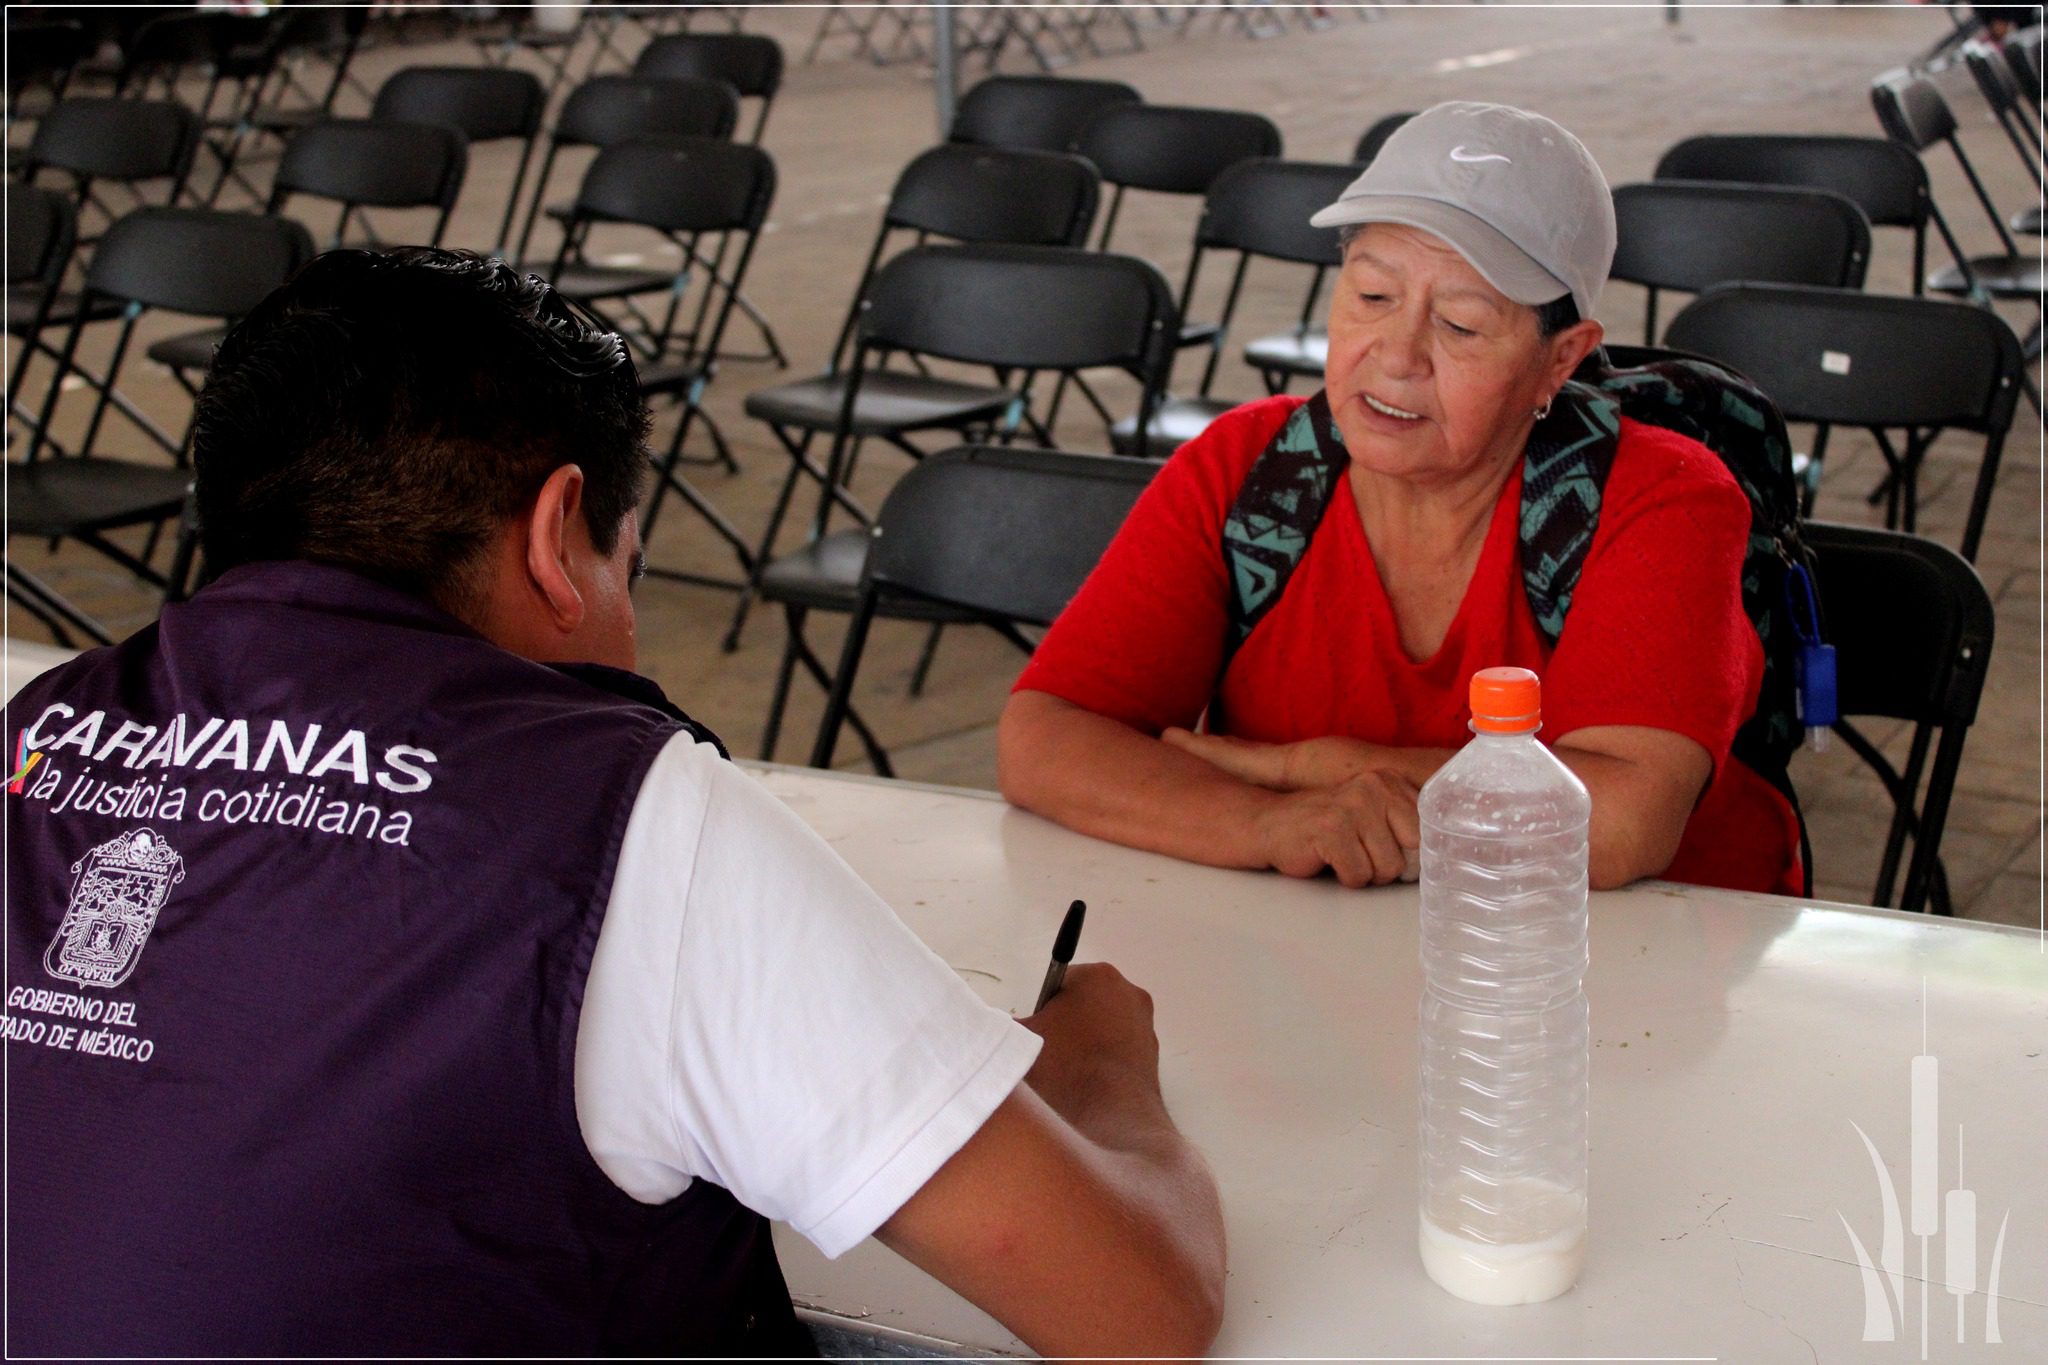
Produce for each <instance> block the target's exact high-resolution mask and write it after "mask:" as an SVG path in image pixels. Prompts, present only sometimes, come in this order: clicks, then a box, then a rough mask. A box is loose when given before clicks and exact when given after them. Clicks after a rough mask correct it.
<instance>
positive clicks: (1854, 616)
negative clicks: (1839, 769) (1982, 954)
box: [1802, 522, 1994, 915]
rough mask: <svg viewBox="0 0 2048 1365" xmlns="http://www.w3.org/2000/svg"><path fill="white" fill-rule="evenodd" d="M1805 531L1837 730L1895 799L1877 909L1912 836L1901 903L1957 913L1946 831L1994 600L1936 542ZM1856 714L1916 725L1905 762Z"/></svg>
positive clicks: (1810, 527)
mask: <svg viewBox="0 0 2048 1365" xmlns="http://www.w3.org/2000/svg"><path fill="white" fill-rule="evenodd" d="M1802 535H1803V536H1804V538H1805V540H1806V543H1807V545H1808V546H1809V547H1810V548H1811V549H1812V551H1813V553H1814V559H1815V569H1816V578H1817V581H1818V586H1819V590H1820V606H1821V612H1822V616H1823V623H1824V628H1825V630H1826V634H1827V638H1828V640H1829V642H1830V643H1832V644H1833V645H1834V647H1835V668H1836V677H1837V679H1838V700H1839V703H1840V707H1841V714H1842V716H1843V717H1844V719H1843V720H1842V721H1841V722H1840V723H1838V724H1837V725H1836V726H1835V727H1834V728H1835V733H1836V734H1838V735H1840V736H1841V737H1842V740H1843V741H1844V742H1845V743H1846V744H1847V745H1848V746H1849V748H1850V749H1851V750H1853V751H1854V752H1855V753H1856V755H1857V756H1858V757H1859V758H1861V759H1862V760H1863V761H1864V762H1866V763H1868V764H1869V765H1870V766H1871V768H1872V769H1873V770H1874V771H1875V772H1876V773H1877V776H1878V780H1879V781H1880V782H1882V783H1883V784H1884V789H1885V794H1886V795H1887V796H1888V797H1890V798H1891V802H1892V820H1891V828H1890V830H1889V831H1888V833H1887V834H1886V836H1885V845H1884V854H1883V858H1882V861H1881V862H1880V864H1879V868H1878V874H1877V886H1876V889H1875V891H1874V892H1873V894H1872V896H1871V904H1873V905H1878V906H1888V905H1890V904H1891V903H1892V892H1893V890H1894V888H1896V887H1897V886H1898V874H1899V863H1900V861H1901V859H1902V858H1903V856H1904V853H1905V845H1906V841H1907V840H1908V839H1911V840H1912V841H1913V856H1912V860H1911V862H1910V863H1908V864H1907V867H1906V879H1905V887H1904V891H1903V894H1902V895H1900V897H1899V902H1898V908H1899V909H1901V910H1927V909H1929V908H1930V906H1931V908H1932V910H1933V912H1934V913H1935V914H1940V915H1952V914H1954V913H1955V906H1954V903H1953V902H1952V900H1951V898H1950V895H1949V884H1948V873H1947V870H1946V869H1945V868H1944V867H1943V866H1942V862H1941V836H1942V833H1943V831H1944V829H1945V827H1946V825H1947V823H1948V809H1949V801H1950V797H1951V796H1952V794H1953V793H1954V791H1955V784H1956V772H1957V770H1958V769H1959V768H1960V766H1961V764H1962V759H1963V742H1964V740H1965V739H1966V738H1967V737H1968V735H1969V730H1970V726H1971V725H1972V724H1973V723H1974V722H1975V721H1976V719H1977V702H1978V699H1979V698H1980V697H1982V695H1983V693H1984V679H1985V677H1986V675H1987V673H1988V672H1989V668H1990V664H1991V645H1992V637H1993V620H1994V618H1993V615H1992V610H1991V597H1990V595H1989V594H1988V593H1987V592H1985V590H1984V583H1983V580H1982V579H1980V578H1978V576H1977V571H1976V570H1975V569H1973V568H1971V567H1970V565H1969V564H1967V563H1965V562H1964V561H1963V560H1962V559H1961V558H1959V557H1958V556H1957V555H1956V554H1955V552H1954V551H1952V550H1949V549H1948V548H1946V547H1944V546H1941V545H1937V544H1935V543H1934V542H1933V541H1929V540H1921V539H1919V538H1918V537H1916V536H1906V535H1899V534H1897V533H1895V532H1891V531H1876V530H1869V529H1866V528H1864V527H1858V526H1832V525H1829V524H1827V523H1825V522H1808V523H1807V524H1806V526H1805V527H1804V528H1803V531H1802ZM1854 716H1883V717H1887V718H1891V719H1896V720H1907V721H1911V722H1913V725H1914V728H1913V738H1912V741H1911V743H1910V745H1909V747H1908V750H1907V756H1906V762H1905V766H1904V768H1903V769H1900V768H1896V767H1894V766H1893V765H1892V764H1891V762H1890V761H1889V760H1888V759H1886V757H1885V755H1884V754H1883V752H1882V751H1881V750H1879V749H1878V747H1877V746H1876V745H1875V744H1872V743H1871V742H1870V741H1869V740H1868V739H1867V738H1866V737H1865V736H1864V735H1863V734H1862V732H1861V731H1859V730H1858V729H1857V728H1856V727H1855V726H1854V725H1853V724H1852V723H1850V721H1849V720H1848V719H1847V718H1848V717H1854ZM1930 751H1931V753H1932V756H1933V766H1932V767H1931V768H1930V767H1929V766H1928V758H1929V754H1930ZM1923 782H1924V788H1925V789H1924V793H1923V790H1922V788H1923Z"/></svg>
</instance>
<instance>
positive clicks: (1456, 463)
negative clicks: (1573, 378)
mask: <svg viewBox="0 0 2048 1365" xmlns="http://www.w3.org/2000/svg"><path fill="white" fill-rule="evenodd" d="M1581 327H1587V325H1586V324H1580V326H1579V327H1574V328H1571V329H1569V330H1567V331H1566V332H1564V333H1560V334H1559V335H1558V336H1557V337H1552V338H1545V337H1543V336H1541V335H1540V334H1539V333H1538V331H1537V326H1536V312H1535V310H1534V309H1532V308H1529V307H1527V306H1525V305H1523V304H1519V303H1515V302H1514V301H1512V300H1511V299H1509V298H1508V297H1507V296H1506V295H1505V294H1502V293H1501V292H1500V291H1499V290H1498V289H1495V288H1494V287H1493V286H1492V285H1491V284H1488V283H1487V282H1486V277H1485V276H1483V275H1481V274H1480V273H1479V272H1478V271H1477V270H1474V269H1473V268H1472V267H1471V265H1470V264H1468V263H1467V262H1466V260H1465V258H1464V257H1463V256H1460V255H1459V254H1458V253H1457V252H1456V251H1455V250H1454V249H1452V247H1451V246H1450V245H1449V244H1447V243H1446V242H1444V241H1443V239H1442V238H1439V237H1435V236H1432V235H1431V234H1429V233H1426V232H1422V231H1420V230H1418V229H1416V228H1410V227H1403V226H1401V225H1399V224H1395V223H1372V224H1369V225H1367V227H1366V228H1365V230H1364V231H1363V232H1361V233H1360V234H1359V235H1358V236H1357V237H1355V238H1354V239H1353V240H1352V241H1351V243H1350V244H1349V246H1348V247H1346V249H1345V252H1344V265H1343V270H1342V273H1341V274H1340V275H1339V277H1338V281H1337V292H1336V297H1335V298H1334V299H1333V300H1332V301H1331V305H1330V355H1329V360H1328V361H1327V362H1326V363H1325V366H1324V371H1323V381H1324V384H1325V387H1326V388H1327V390H1328V393H1329V396H1330V410H1331V412H1332V413H1333V414H1334V415H1335V417H1336V419H1337V426H1338V429H1339V430H1340V431H1342V432H1343V433H1344V444H1345V446H1346V448H1347V449H1348V450H1349V451H1350V453H1351V458H1352V459H1353V460H1354V461H1355V462H1357V463H1358V464H1360V465H1361V466H1363V467H1364V468H1366V469H1369V470H1371V471H1373V472H1375V473H1380V474H1388V475H1392V476H1395V477H1400V478H1408V479H1414V480H1417V481H1421V482H1434V481H1451V480H1456V479H1458V478H1460V477H1461V476H1467V477H1468V476H1470V475H1472V474H1473V473H1475V472H1476V471H1479V470H1482V469H1485V468H1487V467H1489V466H1491V465H1494V464H1502V465H1504V464H1506V463H1507V462H1508V461H1510V460H1512V459H1514V458H1517V457H1519V455H1520V453H1521V450H1522V445H1523V441H1524V439H1525V436H1526V433H1527V430H1528V425H1529V422H1530V419H1531V416H1532V414H1533V413H1534V412H1535V410H1536V409H1537V408H1539V407H1541V406H1542V405H1543V404H1544V403H1545V402H1546V401H1548V400H1549V398H1550V397H1551V395H1552V394H1553V393H1555V392H1556V390H1557V388H1558V386H1559V385H1560V384H1562V383H1563V382H1564V380H1565V379H1566V378H1567V377H1568V376H1569V375H1570V373H1571V370H1572V368H1573V366H1574V365H1576V363H1577V361H1578V358H1579V357H1580V356H1583V355H1584V354H1585V352H1586V351H1589V350H1590V349H1591V348H1592V346H1593V345H1594V344H1597V342H1598V336H1599V333H1598V328H1597V326H1593V327H1590V328H1588V330H1589V331H1590V332H1591V333H1592V340H1591V341H1589V342H1588V343H1587V344H1586V345H1585V346H1584V347H1580V346H1578V345H1577V344H1575V342H1570V341H1568V339H1569V338H1572V337H1573V334H1574V333H1577V332H1579V331H1580V328H1581ZM1559 343H1566V344H1564V345H1562V346H1560V345H1559ZM1560 366H1561V368H1560Z"/></svg>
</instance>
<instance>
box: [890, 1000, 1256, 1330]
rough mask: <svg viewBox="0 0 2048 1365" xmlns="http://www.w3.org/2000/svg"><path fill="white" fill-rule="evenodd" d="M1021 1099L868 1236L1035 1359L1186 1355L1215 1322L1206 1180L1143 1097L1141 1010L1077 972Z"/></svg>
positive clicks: (1147, 1017)
mask: <svg viewBox="0 0 2048 1365" xmlns="http://www.w3.org/2000/svg"><path fill="white" fill-rule="evenodd" d="M1023 1022H1024V1024H1025V1026H1026V1027H1027V1028H1030V1029H1031V1030H1033V1031H1034V1032H1036V1033H1037V1034H1038V1035H1039V1036H1040V1037H1042V1038H1044V1039H1045V1046H1044V1047H1043V1048H1042V1049H1041V1050H1040V1052H1039V1056H1038V1061H1037V1062H1036V1063H1035V1064H1034V1065H1033V1066H1032V1068H1031V1071H1030V1074H1029V1075H1027V1076H1026V1077H1025V1080H1024V1083H1023V1084H1022V1085H1019V1086H1018V1087H1017V1089H1016V1090H1015V1092H1013V1093H1012V1094H1011V1096H1010V1098H1009V1099H1007V1100H1005V1101H1004V1102H1003V1104H1002V1105H1001V1106H1000V1107H999V1108H998V1109H997V1110H996V1111H995V1113H994V1114H992V1115H991V1116H990V1117H989V1120H988V1122H987V1123H985V1124H984V1125H983V1126H982V1129H981V1131H980V1132H978V1133H976V1134H975V1135H974V1136H973V1137H972V1138H970V1139H968V1141H967V1143H966V1145H965V1146H963V1147H962V1148H961V1149H960V1150H959V1151H958V1152H956V1153H955V1154H954V1155H953V1157H952V1159H951V1160H949V1161H948V1162H947V1163H946V1164H945V1165H944V1166H942V1167H940V1168H939V1170H938V1172H937V1173H936V1174H934V1175H933V1176H932V1178H931V1179H930V1180H929V1181H927V1182H926V1184H925V1186H924V1188H923V1189H921V1190H919V1191H918V1192H917V1193H916V1194H914V1195H912V1196H911V1197H910V1199H909V1201H908V1202H906V1203H905V1204H904V1205H903V1207H902V1208H901V1209H899V1210H897V1212H896V1215H895V1216H894V1217H892V1218H891V1219H890V1220H889V1221H888V1222H887V1223H885V1224H883V1225H882V1227H881V1229H880V1231H879V1233H878V1235H879V1236H880V1237H881V1239H882V1241H884V1242H885V1243H887V1244H888V1245H889V1246H890V1247H892V1248H894V1249H895V1250H896V1251H897V1252H899V1253H900V1254H902V1255H903V1256H905V1257H907V1258H908V1259H910V1260H911V1261H912V1262H914V1263H916V1264H917V1265H919V1266H921V1267H923V1268H924V1269H925V1270H927V1271H929V1272H930V1273H931V1274H933V1275H935V1276H937V1277H938V1278H939V1279H941V1280H943V1281H944V1282H945V1283H947V1284H949V1285H951V1286H952V1287H953V1288H954V1289H956V1290H958V1291H959V1292H960V1293H961V1294H963V1295H965V1296H966V1297H967V1298H968V1299H970V1300H971V1301H973V1302H974V1303H976V1304H978V1305H980V1306H981V1307H982V1308H983V1309H985V1310H986V1311H987V1312H989V1313H991V1314H992V1315H994V1316H995V1317H996V1318H997V1319H998V1320H999V1321H1001V1322H1002V1323H1004V1324H1005V1325H1006V1326H1008V1327H1009V1328H1010V1330H1011V1331H1013V1332H1015V1333H1016V1334H1017V1335H1018V1336H1020V1337H1022V1338H1023V1339H1024V1341H1025V1342H1026V1343H1027V1344H1028V1345H1030V1346H1031V1348H1032V1349H1033V1350H1035V1351H1040V1352H1043V1353H1045V1354H1046V1355H1048V1356H1058V1357H1068V1356H1103V1355H1106V1356H1198V1355H1201V1354H1202V1353H1203V1352H1204V1351H1206V1350H1207V1349H1208V1347H1209V1344H1210V1343H1211V1342H1212V1341H1213V1340H1214V1339H1215V1337H1216V1332H1217V1328H1218V1326H1219V1325H1220V1323H1221V1319H1222V1313H1223V1283H1224V1245H1223V1209H1222V1206H1221V1204H1220V1203H1219V1202H1218V1199H1217V1195H1216V1182H1215V1180H1214V1178H1213V1177H1212V1176H1211V1175H1210V1174H1209V1170H1208V1167H1207V1165H1206V1164H1205V1163H1204V1162H1203V1161H1202V1158H1201V1156H1200V1155H1199V1154H1198V1153H1196V1151H1195V1150H1194V1148H1192V1147H1190V1146H1189V1145H1188V1143H1187V1141H1186V1139H1184V1138H1183V1137H1181V1135H1180V1133H1179V1132H1178V1131H1176V1130H1175V1128H1174V1126H1173V1121H1172V1119H1171V1118H1169V1117H1168V1116H1167V1112H1166V1105H1165V1103H1164V1102H1163V1101H1162V1100H1161V1099H1160V1096H1159V1040H1158V1039H1157V1037H1156V1036H1155V1035H1154V1034H1153V1032H1152V997H1151V996H1149V995H1147V994H1146V993H1145V992H1143V991H1141V990H1139V989H1138V988H1137V987H1136V986H1133V985H1132V984H1131V983H1130V982H1128V981H1126V980H1124V978H1123V976H1122V975H1121V974H1120V973H1118V971H1117V970H1116V968H1114V967H1111V966H1108V965H1106V964H1103V963H1087V964H1083V965H1077V966H1075V967H1073V968H1071V969H1069V971H1068V972H1067V980H1066V984H1065V986H1064V987H1063V988H1062V989H1061V991H1060V993H1059V994H1058V995H1056V996H1054V997H1053V999H1052V1001H1051V1003H1050V1004H1048V1005H1047V1006H1046V1007H1045V1008H1044V1009H1043V1010H1041V1011H1039V1012H1038V1013H1037V1014H1035V1015H1033V1016H1031V1018H1029V1019H1027V1020H1024V1021H1023Z"/></svg>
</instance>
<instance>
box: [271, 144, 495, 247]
mask: <svg viewBox="0 0 2048 1365" xmlns="http://www.w3.org/2000/svg"><path fill="white" fill-rule="evenodd" d="M468 168H469V139H468V138H466V137H464V136H463V135H462V132H461V130H460V129H457V128H453V127H450V126H448V125H447V124H444V123H403V122H400V121H398V120H396V119H330V120H328V121H327V122H325V123H316V124H314V125H313V126H312V127H310V128H307V129H305V130H303V131H301V132H299V133H297V134H295V135H294V136H293V138H292V140H291V142H290V143H289V144H288V145H287V146H286V147H285V152H284V159H283V160H282V161H280V162H279V163H278V167H277V176H276V178H275V180H274V181H273V182H272V184H271V190H270V201H269V203H268V204H266V205H265V207H264V212H266V213H279V212H282V211H283V209H284V206H285V204H286V203H287V202H289V201H290V199H291V198H292V196H294V195H310V196H312V197H313V198H316V199H328V200H333V201H334V202H336V203H339V204H340V205H341V217H340V218H339V219H338V220H337V221H336V222H335V225H334V233H333V236H332V237H331V238H330V239H329V242H328V246H329V247H337V246H340V245H341V244H342V242H343V240H344V239H345V238H346V237H347V235H348V226H349V219H350V218H352V217H357V216H358V215H360V221H361V225H362V227H363V230H364V232H365V233H366V234H367V236H368V239H369V241H368V244H369V245H371V246H377V245H381V244H382V243H380V242H379V240H378V237H377V234H376V233H375V231H373V230H372V229H371V227H370V222H369V216H368V215H367V214H364V213H362V210H364V209H367V208H390V209H431V210H433V211H434V215H435V216H434V230H433V231H432V232H431V233H429V234H428V235H427V237H426V238H425V241H426V244H427V245H429V246H439V245H440V244H441V238H442V237H443V236H444V235H445V234H446V233H447V231H448V217H449V215H450V214H451V213H453V212H454V211H455V201H456V199H457V198H458V197H459V196H460V195H461V193H462V180H463V176H464V174H465V172H467V170H468Z"/></svg>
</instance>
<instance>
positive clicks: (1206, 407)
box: [1109, 398, 1237, 460]
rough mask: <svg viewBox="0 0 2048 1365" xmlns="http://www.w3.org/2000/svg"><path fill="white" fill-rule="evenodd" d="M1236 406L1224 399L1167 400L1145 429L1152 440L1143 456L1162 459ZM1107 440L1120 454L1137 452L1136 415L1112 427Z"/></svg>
mask: <svg viewBox="0 0 2048 1365" xmlns="http://www.w3.org/2000/svg"><path fill="white" fill-rule="evenodd" d="M1236 406H1237V404H1236V403H1233V402H1231V401H1230V400H1229V399H1227V398H1168V399H1167V400H1166V401H1165V402H1164V403H1162V404H1160V405H1159V410H1158V411H1157V412H1155V413H1153V414H1152V421H1151V422H1150V424H1149V425H1148V426H1147V428H1146V431H1147V434H1148V436H1149V437H1150V438H1151V439H1150V442H1149V444H1148V447H1147V449H1146V452H1145V453H1146V454H1147V455H1149V456H1151V457H1152V458H1153V459H1155V460H1163V459H1165V458H1166V457H1167V456H1169V455H1171V454H1173V452H1174V451H1176V450H1179V449H1180V448H1181V447H1182V446H1184V445H1186V444H1187V443H1188V442H1189V441H1192V440H1194V439H1195V438H1196V437H1197V436H1200V435H1201V434H1202V433H1203V432H1205V431H1207V430H1208V429H1209V424H1210V423H1211V422H1213V421H1215V420H1216V419H1217V418H1218V417H1221V416H1222V415H1223V414H1224V413H1226V412H1229V411H1230V410H1231V409H1232V408H1234V407H1236ZM1109 438H1110V441H1111V443H1112V444H1114V445H1115V447H1116V450H1117V453H1118V454H1119V455H1130V454H1134V453H1136V451H1137V449H1138V417H1137V414H1136V413H1133V414H1131V415H1130V416H1129V417H1126V418H1124V419H1123V420H1122V421H1120V422H1118V423H1117V424H1116V425H1115V426H1113V427H1111V428H1110V429H1109Z"/></svg>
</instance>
